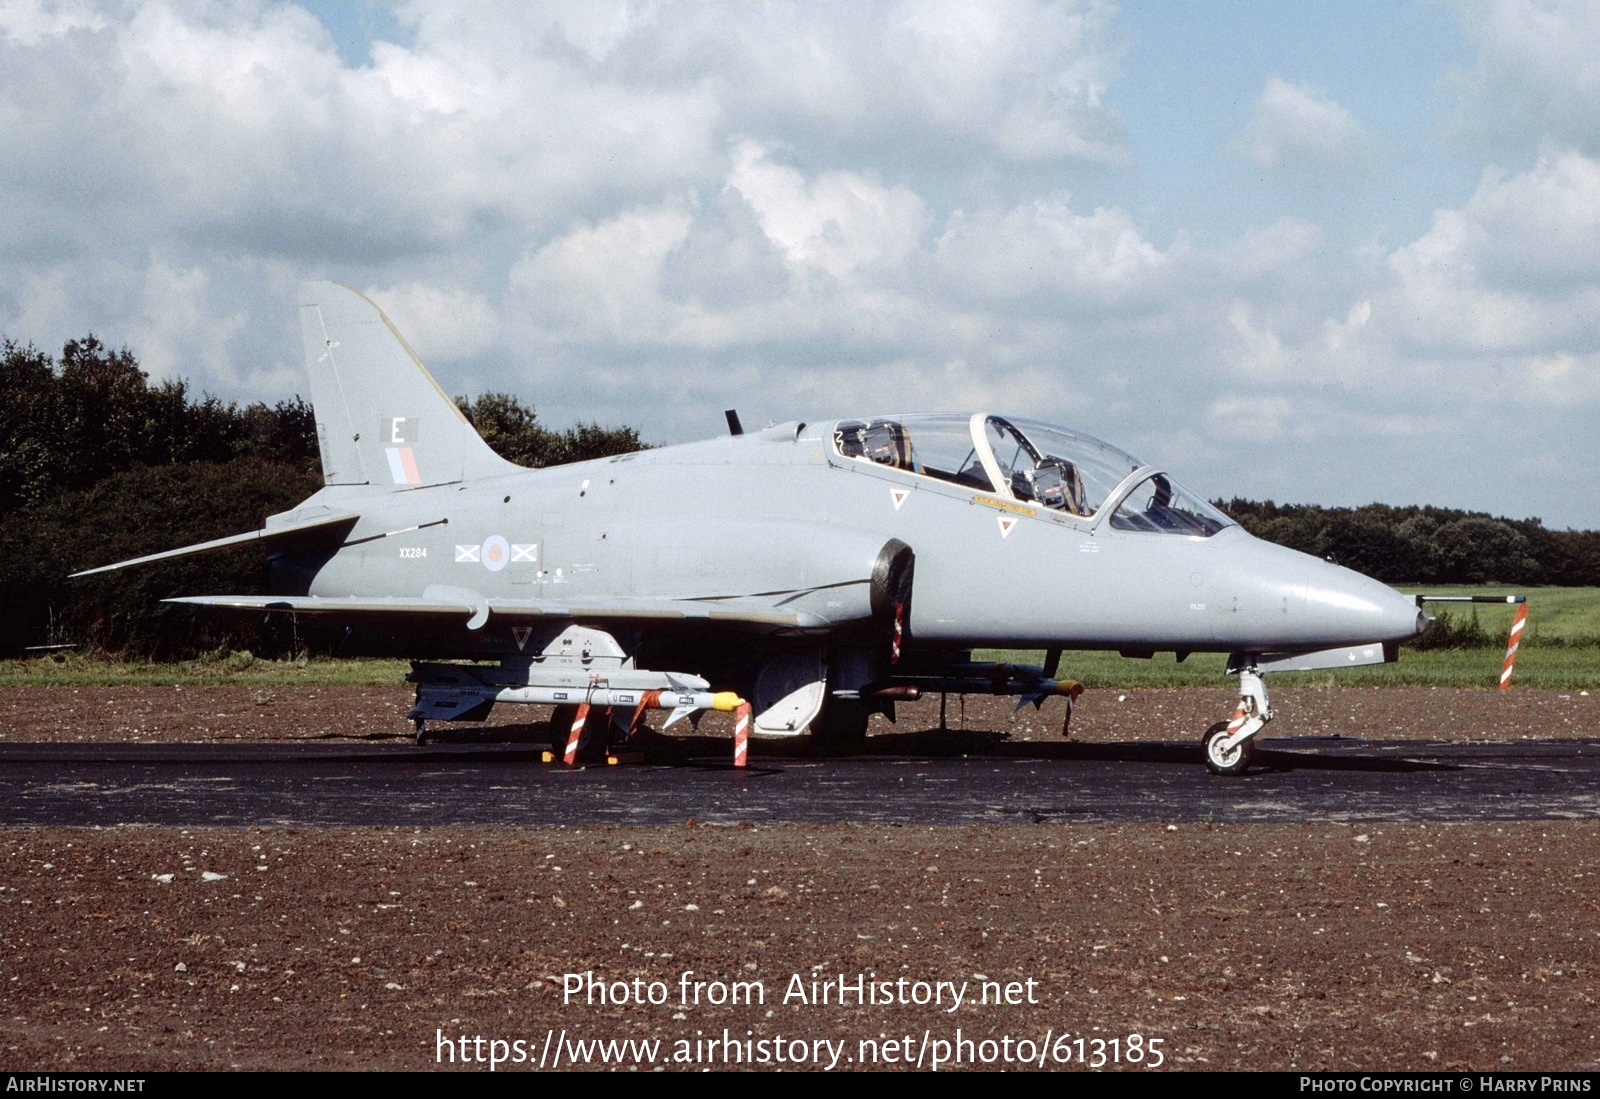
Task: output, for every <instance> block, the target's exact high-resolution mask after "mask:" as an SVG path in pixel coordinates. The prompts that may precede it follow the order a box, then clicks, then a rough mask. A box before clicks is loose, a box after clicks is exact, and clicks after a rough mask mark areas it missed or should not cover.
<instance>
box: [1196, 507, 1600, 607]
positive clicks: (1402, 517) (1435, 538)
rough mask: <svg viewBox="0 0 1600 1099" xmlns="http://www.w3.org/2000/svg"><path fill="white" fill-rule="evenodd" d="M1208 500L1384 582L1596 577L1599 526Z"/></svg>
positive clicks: (1580, 580) (1258, 529)
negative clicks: (1582, 527)
mask: <svg viewBox="0 0 1600 1099" xmlns="http://www.w3.org/2000/svg"><path fill="white" fill-rule="evenodd" d="M1216 504H1217V506H1218V507H1220V508H1221V509H1222V510H1223V511H1225V512H1227V513H1228V514H1229V515H1231V516H1232V517H1233V518H1234V519H1237V520H1238V521H1239V524H1240V525H1241V526H1243V527H1244V528H1245V529H1246V530H1248V531H1249V532H1250V533H1251V534H1254V535H1255V536H1256V537H1257V538H1263V539H1266V540H1267V541H1269V542H1276V543H1278V544H1279V545H1282V546H1288V547H1289V548H1290V549H1297V550H1300V551H1301V552H1302V553H1309V554H1311V555H1313V556H1315V557H1322V558H1326V559H1328V560H1330V561H1333V562H1335V563H1336V564H1340V565H1344V566H1346V567H1348V568H1352V569H1355V570H1356V571H1357V572H1363V573H1366V574H1367V575H1368V576H1371V577H1373V578H1374V579H1377V580H1382V581H1384V582H1385V583H1389V584H1401V583H1405V584H1518V585H1523V586H1529V585H1564V586H1573V585H1582V586H1594V585H1600V531H1593V530H1550V529H1548V528H1546V527H1545V525H1544V524H1543V523H1541V522H1540V521H1539V520H1538V519H1505V518H1493V517H1491V516H1489V515H1487V514H1485V513H1482V512H1469V511H1457V510H1455V509H1453V508H1435V507H1393V506H1391V505H1388V504H1368V505H1366V506H1365V507H1359V508H1328V507H1319V506H1317V505H1315V504H1275V503H1273V502H1272V501H1271V500H1265V501H1255V500H1243V499H1237V498H1235V499H1232V500H1218V501H1216Z"/></svg>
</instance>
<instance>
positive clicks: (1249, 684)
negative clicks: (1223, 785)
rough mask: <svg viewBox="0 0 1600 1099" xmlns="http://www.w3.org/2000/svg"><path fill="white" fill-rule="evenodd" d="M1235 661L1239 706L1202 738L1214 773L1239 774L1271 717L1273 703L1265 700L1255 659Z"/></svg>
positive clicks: (1247, 764)
mask: <svg viewBox="0 0 1600 1099" xmlns="http://www.w3.org/2000/svg"><path fill="white" fill-rule="evenodd" d="M1235 660H1236V661H1239V663H1240V664H1241V665H1242V666H1240V667H1239V668H1238V672H1239V705H1238V707H1237V708H1235V709H1234V711H1233V717H1232V719H1231V720H1228V721H1219V722H1217V723H1216V724H1215V725H1213V726H1211V728H1209V729H1207V730H1206V735H1205V737H1204V738H1203V739H1202V742H1201V743H1202V744H1203V745H1204V747H1205V754H1206V768H1207V770H1209V771H1210V772H1211V773H1212V774H1214V775H1242V774H1244V771H1245V768H1247V767H1249V766H1250V757H1251V756H1252V755H1254V754H1255V738H1256V736H1257V735H1258V734H1259V733H1260V732H1261V730H1262V729H1264V728H1266V725H1267V722H1269V721H1271V720H1272V705H1271V704H1270V703H1269V702H1268V701H1267V684H1266V681H1265V680H1264V679H1262V678H1261V672H1260V670H1259V669H1258V668H1257V667H1256V666H1255V662H1254V660H1251V659H1248V658H1246V659H1245V660H1239V658H1238V657H1235Z"/></svg>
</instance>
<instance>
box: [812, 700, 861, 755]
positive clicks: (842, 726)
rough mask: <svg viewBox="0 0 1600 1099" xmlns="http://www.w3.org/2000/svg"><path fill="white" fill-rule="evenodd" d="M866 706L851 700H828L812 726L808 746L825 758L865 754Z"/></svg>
mask: <svg viewBox="0 0 1600 1099" xmlns="http://www.w3.org/2000/svg"><path fill="white" fill-rule="evenodd" d="M871 716H872V711H871V710H870V709H868V708H867V705H866V703H864V702H859V701H857V700H855V699H850V698H830V699H828V700H827V701H826V702H824V703H823V704H822V712H821V713H819V714H817V716H816V719H815V720H814V721H812V722H811V727H810V733H811V743H812V744H813V745H815V746H816V748H817V750H818V751H819V752H822V753H823V754H824V755H850V754H853V753H859V752H864V751H866V748H867V719H868V718H870V717H871Z"/></svg>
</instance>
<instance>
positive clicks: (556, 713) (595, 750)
mask: <svg viewBox="0 0 1600 1099" xmlns="http://www.w3.org/2000/svg"><path fill="white" fill-rule="evenodd" d="M577 716H578V708H577V707H576V706H557V707H556V708H555V709H554V710H553V711H552V712H551V714H550V733H549V736H550V749H551V751H553V752H555V754H556V757H557V758H558V759H559V758H561V757H562V756H564V755H565V754H566V751H567V737H568V736H570V735H571V733H572V722H573V721H574V720H575V719H576V718H577ZM606 733H607V729H606V711H605V707H604V706H592V707H590V708H589V716H588V717H587V718H585V719H584V722H583V732H582V733H580V734H579V735H578V755H577V758H578V759H598V758H600V757H601V756H603V755H605V751H606V747H607V744H606V739H607V738H606Z"/></svg>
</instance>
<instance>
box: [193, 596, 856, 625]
mask: <svg viewBox="0 0 1600 1099" xmlns="http://www.w3.org/2000/svg"><path fill="white" fill-rule="evenodd" d="M462 594H463V595H466V594H469V593H465V592H463V593H462ZM164 602H167V603H189V604H192V605H195V606H202V607H228V608H232V609H235V610H263V611H293V612H294V613H296V614H317V615H347V616H351V617H404V616H414V617H416V618H419V619H434V620H436V619H437V618H439V617H441V616H444V617H448V616H451V615H458V616H460V617H462V618H467V619H471V618H475V617H476V616H477V615H478V613H479V612H480V611H481V610H482V609H483V606H484V605H487V607H488V610H489V615H490V616H492V617H494V618H496V619H504V620H506V621H512V622H516V621H530V620H539V619H570V620H574V621H602V620H603V621H636V622H644V621H650V622H671V621H679V622H683V621H690V620H699V621H702V622H705V621H709V622H724V623H727V624H729V625H733V626H776V627H787V628H790V629H818V628H821V627H826V626H827V625H829V623H828V622H826V621H825V620H823V619H821V618H818V617H817V616H816V615H813V614H808V613H806V612H804V611H774V610H771V609H770V608H768V607H766V606H763V605H761V604H752V603H749V602H742V603H741V602H734V601H730V600H723V599H719V600H715V601H701V600H695V599H586V600H574V601H572V602H565V601H558V600H550V599H488V600H484V601H483V604H478V603H474V602H472V601H469V600H467V599H464V598H463V599H455V598H437V597H430V596H427V595H423V596H421V597H418V598H415V599H408V598H403V597H396V596H345V595H341V596H320V595H191V596H185V597H182V598H178V599H168V600H165V601H164ZM481 624H482V623H481V622H479V623H477V625H481ZM477 625H474V626H473V627H472V628H477Z"/></svg>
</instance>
